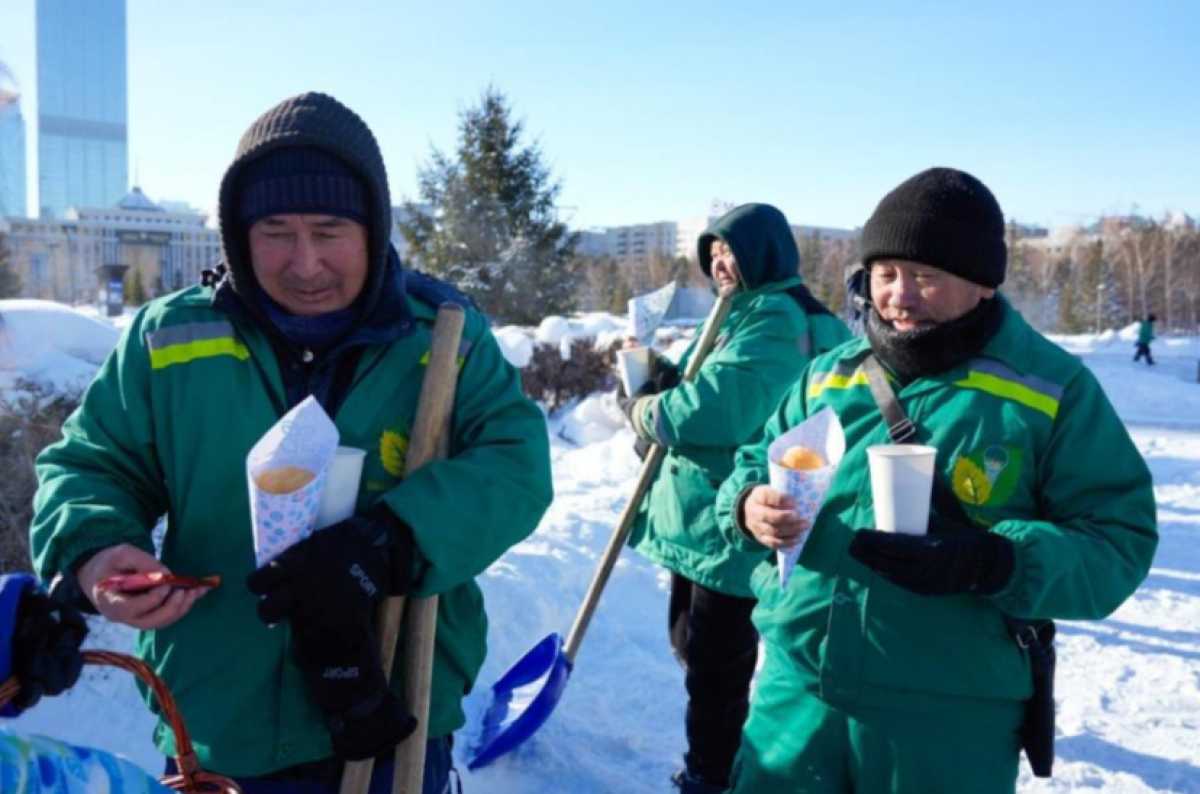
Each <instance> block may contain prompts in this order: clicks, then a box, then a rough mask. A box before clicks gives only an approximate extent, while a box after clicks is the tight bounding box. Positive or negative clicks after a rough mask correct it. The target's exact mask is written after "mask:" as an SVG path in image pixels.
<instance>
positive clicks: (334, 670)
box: [292, 619, 417, 760]
mask: <svg viewBox="0 0 1200 794" xmlns="http://www.w3.org/2000/svg"><path fill="white" fill-rule="evenodd" d="M292 634H293V638H294V640H295V656H296V664H297V665H298V666H299V667H300V672H301V673H302V674H303V675H304V682H305V684H306V685H307V688H308V692H309V694H310V695H311V696H312V699H313V702H315V703H316V704H317V706H318V707H319V708H320V709H321V712H322V713H323V714H324V715H325V725H326V727H327V728H328V729H329V737H330V739H331V740H332V742H333V751H334V753H336V754H337V755H338V756H339V757H341V758H348V759H352V760H359V759H363V758H372V757H374V756H376V755H379V754H380V753H382V752H384V751H386V750H387V749H389V748H391V747H395V746H396V745H397V744H398V743H400V741H402V740H403V739H404V738H405V737H407V736H408V735H409V734H411V733H412V732H413V730H414V729H415V728H416V727H417V720H416V718H415V717H413V716H412V714H410V713H409V711H408V709H407V708H406V707H405V705H404V703H403V701H402V700H401V699H400V697H399V696H398V695H396V694H395V693H394V692H392V691H391V690H390V689H389V687H388V683H387V680H386V679H385V678H384V675H383V664H382V662H381V661H380V656H379V637H378V635H377V634H376V633H375V630H374V629H373V628H372V627H371V626H370V625H358V626H354V625H350V624H345V625H343V626H338V627H326V626H320V625H306V624H304V623H302V622H299V621H297V620H296V619H293V620H292Z"/></svg>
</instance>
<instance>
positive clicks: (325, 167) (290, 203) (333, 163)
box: [237, 146, 368, 227]
mask: <svg viewBox="0 0 1200 794" xmlns="http://www.w3.org/2000/svg"><path fill="white" fill-rule="evenodd" d="M240 184H241V191H240V193H241V195H240V198H239V200H238V209H237V213H238V220H240V221H241V222H242V223H244V224H245V225H246V226H247V227H248V226H250V225H251V224H253V223H254V222H255V221H257V220H260V219H262V218H266V217H268V216H270V215H281V214H284V213H309V214H314V215H336V216H338V217H341V218H349V219H350V220H353V221H357V222H358V223H361V224H363V225H364V226H365V225H367V216H368V211H367V189H366V186H365V185H364V184H363V181H362V179H360V178H359V176H358V174H357V173H355V171H354V169H353V168H351V167H350V166H349V165H347V164H346V163H344V162H342V161H341V160H340V159H338V158H337V157H336V156H335V155H333V154H330V153H329V152H326V151H323V150H322V149H318V148H316V147H315V146H284V147H281V148H278V149H273V150H271V151H269V152H267V153H266V154H264V155H263V156H262V157H259V158H258V159H256V160H252V161H250V162H249V163H247V164H246V166H245V168H244V169H243V171H242V173H241V175H240Z"/></svg>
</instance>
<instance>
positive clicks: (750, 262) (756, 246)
mask: <svg viewBox="0 0 1200 794" xmlns="http://www.w3.org/2000/svg"><path fill="white" fill-rule="evenodd" d="M718 238H719V239H721V240H724V241H725V242H726V243H728V244H729V247H730V248H731V249H733V256H734V258H736V259H737V265H738V270H739V271H740V272H741V274H742V282H743V283H744V284H745V285H746V287H747V288H749V289H758V288H759V287H761V286H763V285H764V284H769V283H771V282H772V281H783V280H784V279H788V278H792V277H794V276H799V275H800V251H799V249H797V248H796V239H795V238H794V237H792V229H791V227H790V226H788V222H787V218H786V217H784V215H783V213H782V212H780V211H779V210H778V209H776V208H775V207H772V206H771V205H770V204H743V205H741V206H740V207H734V208H733V209H732V210H730V211H729V212H727V213H725V214H724V215H722V216H721V217H720V218H718V219H717V220H715V221H713V224H712V225H711V226H709V227H708V230H707V231H705V232H704V234H702V235H700V240H699V242H698V243H697V245H698V249H697V251H696V253H697V256H698V258H699V262H700V269H701V270H702V271H704V275H706V276H708V277H709V278H712V256H711V254H710V251H709V249H710V248H711V247H712V243H713V240H716V239H718Z"/></svg>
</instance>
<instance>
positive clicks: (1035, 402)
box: [954, 370, 1058, 419]
mask: <svg viewBox="0 0 1200 794" xmlns="http://www.w3.org/2000/svg"><path fill="white" fill-rule="evenodd" d="M954 385H955V386H961V387H963V388H966V389H977V390H979V391H982V392H987V393H988V394H994V395H996V396H997V397H1000V398H1002V399H1005V400H1012V401H1013V402H1016V403H1020V404H1021V405H1024V406H1025V407H1027V408H1032V409H1033V410H1035V411H1041V412H1042V413H1044V414H1045V415H1046V416H1048V417H1050V418H1051V419H1053V418H1055V417H1056V416H1057V415H1058V400H1056V399H1054V398H1053V397H1050V396H1049V395H1046V394H1043V393H1041V392H1039V391H1036V390H1034V389H1031V388H1029V387H1028V386H1026V385H1024V384H1021V383H1017V382H1016V381H1012V380H1008V379H1006V378H1001V377H999V376H997V375H992V374H989V373H987V372H979V371H977V370H971V371H969V372H968V373H967V377H965V378H963V379H962V380H960V381H955V383H954Z"/></svg>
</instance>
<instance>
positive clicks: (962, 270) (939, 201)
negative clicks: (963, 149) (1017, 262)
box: [862, 168, 1008, 287]
mask: <svg viewBox="0 0 1200 794" xmlns="http://www.w3.org/2000/svg"><path fill="white" fill-rule="evenodd" d="M876 259H908V260H911V261H913V262H921V263H922V264H926V265H932V266H933V267H936V268H938V269H939V270H945V271H946V272H948V273H953V274H954V275H956V276H960V277H961V278H965V279H966V280H967V281H972V282H974V283H976V284H980V285H982V286H985V287H998V286H1000V284H1001V283H1002V282H1003V281H1004V270H1005V264H1006V261H1007V259H1008V250H1007V247H1006V246H1005V244H1004V213H1003V212H1001V211H1000V204H999V203H997V201H996V197H995V196H993V195H992V191H990V190H988V189H987V186H986V185H984V184H983V183H982V182H980V181H979V180H978V179H976V178H975V177H973V176H971V175H970V174H968V173H966V172H965V171H959V170H957V169H954V168H930V169H927V170H925V171H922V172H921V173H919V174H917V175H916V176H913V177H910V178H908V179H906V180H905V181H904V182H902V183H901V184H900V185H899V186H897V187H896V188H894V189H893V190H892V191H891V192H890V193H888V194H887V195H886V196H884V197H883V198H882V199H881V200H880V202H879V206H877V207H876V208H875V212H873V213H871V217H870V218H869V219H868V220H867V225H866V226H864V227H863V233H862V262H863V264H864V265H868V266H869V265H870V264H871V262H872V261H873V260H876Z"/></svg>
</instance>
